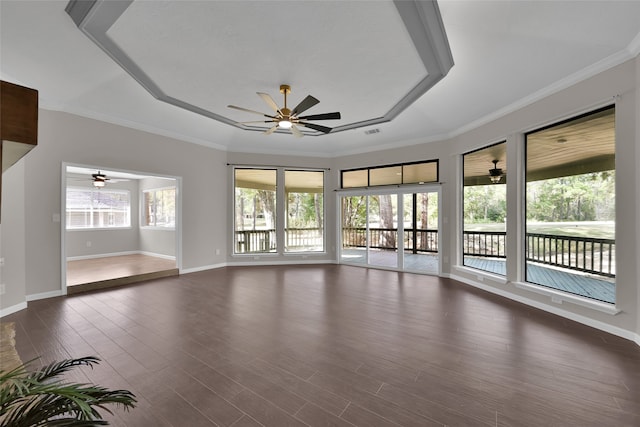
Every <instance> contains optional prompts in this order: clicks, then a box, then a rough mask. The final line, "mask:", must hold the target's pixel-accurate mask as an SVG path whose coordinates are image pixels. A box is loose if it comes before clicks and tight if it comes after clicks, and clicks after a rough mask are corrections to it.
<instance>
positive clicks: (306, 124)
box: [298, 122, 331, 133]
mask: <svg viewBox="0 0 640 427" xmlns="http://www.w3.org/2000/svg"><path fill="white" fill-rule="evenodd" d="M298 124H299V125H301V126H306V127H308V128H310V129H314V130H319V131H320V132H324V133H329V132H331V128H328V127H326V126H320V125H316V124H315V123H303V122H299V123H298Z"/></svg>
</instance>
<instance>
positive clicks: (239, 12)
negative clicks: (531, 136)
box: [0, 0, 640, 156]
mask: <svg viewBox="0 0 640 427" xmlns="http://www.w3.org/2000/svg"><path fill="white" fill-rule="evenodd" d="M152 5H155V6H153V7H152ZM438 5H439V9H440V12H441V16H442V22H443V25H444V29H445V31H446V34H447V37H448V40H449V45H450V48H451V53H452V55H453V60H454V63H455V65H454V66H453V68H451V70H450V71H449V73H448V74H447V75H446V76H445V77H444V78H443V79H442V80H441V81H440V82H439V83H437V84H436V85H435V86H434V87H433V88H431V90H429V91H428V92H427V93H426V94H424V95H422V96H421V97H420V98H419V99H418V100H417V101H415V102H413V103H412V104H411V105H410V106H409V107H407V108H406V110H404V111H403V112H402V113H400V114H399V115H398V116H397V117H395V118H394V119H393V120H392V121H391V122H388V123H380V124H376V125H375V126H372V127H375V128H378V129H379V130H380V132H378V133H375V134H372V135H366V134H365V132H364V131H365V130H367V129H368V128H360V129H354V130H347V131H344V132H339V133H336V134H330V135H324V136H319V137H305V138H302V139H297V138H293V137H292V136H291V135H288V134H274V135H270V136H263V135H261V134H260V133H259V132H250V131H246V130H243V129H238V128H235V127H232V126H229V125H227V124H223V123H220V122H218V121H215V120H212V119H210V118H208V117H203V116H202V115H199V114H194V113H193V112H190V111H185V110H183V109H180V108H177V107H175V106H172V105H169V104H166V103H164V102H161V101H158V100H157V99H155V98H154V97H153V96H151V95H150V94H149V92H148V91H146V90H145V89H144V88H143V87H141V86H140V85H139V84H138V82H136V81H135V80H134V79H133V78H132V77H131V76H130V75H129V74H127V72H125V71H124V70H123V69H122V68H121V67H120V66H119V65H118V64H116V63H115V62H114V61H113V60H112V59H111V58H110V57H109V56H108V55H107V54H106V53H105V52H103V51H102V50H100V49H99V48H98V47H97V46H96V45H95V44H94V43H92V42H91V40H89V39H88V38H87V37H86V36H85V35H84V34H83V33H82V32H81V31H79V30H78V28H77V27H76V25H75V24H74V22H73V21H72V20H71V19H70V17H69V16H68V15H67V14H66V13H65V7H66V6H67V1H55V0H53V1H43V2H38V1H28V2H25V1H10V0H9V1H7V0H3V1H1V2H0V19H1V21H0V39H1V41H0V43H1V44H0V48H1V49H0V55H1V57H0V75H1V77H2V79H4V80H9V81H13V82H16V83H18V84H23V85H25V86H29V87H33V88H35V89H38V90H39V91H40V99H41V105H42V106H43V107H44V108H49V109H55V110H62V111H68V112H72V113H76V114H80V115H84V116H88V117H94V118H98V119H101V120H105V121H109V122H114V123H120V124H123V125H126V126H131V127H134V128H139V129H143V130H148V131H152V132H156V133H159V134H164V135H168V136H173V137H177V138H180V139H184V140H186V141H189V142H194V143H198V144H203V145H209V146H212V147H217V148H221V149H227V150H230V151H247V152H272V153H289V154H300V155H317V156H335V155H341V154H346V153H357V152H364V151H370V150H375V149H382V148H390V147H394V146H401V145H409V144H416V143H420V142H429V141H433V140H438V139H442V138H445V137H449V136H453V135H456V134H458V133H460V132H462V131H464V130H468V129H471V128H473V127H474V126H477V125H479V124H482V123H484V122H487V121H488V120H490V119H492V118H495V117H497V116H499V115H501V114H504V113H506V112H508V111H511V110H513V109H515V108H517V107H519V106H522V105H526V104H527V103H529V102H531V101H533V100H535V99H539V98H540V97H542V96H544V95H547V94H549V93H552V92H553V91H554V90H558V89H559V88H562V87H566V86H567V85H569V84H571V83H573V82H575V81H578V80H580V79H582V78H585V77H588V76H590V75H593V74H594V73H596V72H600V71H602V70H604V69H606V68H608V67H611V66H613V65H616V64H618V63H620V62H622V61H624V60H626V59H629V58H631V57H633V56H635V55H637V54H638V53H639V52H640V36H639V34H640V20H638V19H637V17H638V16H640V2H637V1H621V2H618V1H585V2H582V1H553V2H537V1H531V2H530V1H491V2H489V1H469V2H465V1H440V2H438ZM335 8H340V12H337V13H336V12H335V10H337V9H335ZM130 9H131V10H128V11H127V13H126V14H123V16H122V21H120V20H118V21H117V25H116V26H114V27H113V28H112V29H110V30H109V31H110V33H109V35H110V36H111V37H113V39H114V40H116V41H117V43H118V45H119V46H120V47H121V48H122V49H123V50H124V51H126V52H127V53H128V54H130V55H131V56H132V57H135V59H136V61H137V62H139V63H143V64H145V67H146V68H147V69H149V70H150V71H149V72H151V73H153V75H154V78H155V79H157V80H158V81H159V82H162V85H163V87H164V88H166V89H167V91H169V92H171V91H174V90H179V91H181V92H183V93H187V94H188V96H189V99H190V100H193V101H194V102H197V103H201V104H202V105H204V106H206V107H207V108H211V109H212V111H214V112H215V113H217V114H224V115H226V116H228V117H229V118H231V119H232V120H252V119H254V117H253V116H251V115H249V117H247V116H245V115H243V114H242V113H241V112H236V111H228V109H226V105H228V104H234V105H240V106H243V107H247V108H250V109H256V110H259V111H265V112H266V111H268V110H267V109H266V105H264V104H263V103H262V101H261V100H260V98H258V96H256V95H255V92H258V91H260V92H267V93H269V94H271V96H272V97H274V99H275V100H276V101H277V102H278V103H280V102H281V100H282V99H281V97H280V94H279V93H278V86H279V85H280V84H282V83H288V84H290V85H291V86H292V89H293V90H292V94H291V97H290V104H293V105H295V104H296V103H297V102H299V101H300V100H301V99H302V98H303V97H304V96H306V95H307V94H312V95H314V96H315V97H317V98H318V99H320V101H321V102H320V104H319V105H317V106H316V107H313V109H311V110H309V113H310V114H313V113H323V112H331V111H341V112H342V114H343V117H344V120H343V121H341V122H351V121H352V120H353V121H357V120H360V119H361V118H362V117H367V116H369V115H371V114H373V115H376V114H379V112H380V111H384V110H385V108H388V106H389V105H393V103H394V102H397V100H398V99H400V98H401V97H402V96H403V94H404V93H406V91H407V88H409V87H410V86H411V85H412V84H415V82H416V81H418V80H419V79H420V78H421V74H420V73H421V72H422V73H424V69H422V70H420V67H421V65H422V64H421V63H420V62H419V61H418V60H417V58H416V56H415V55H416V52H415V50H411V49H409V47H410V44H409V43H408V40H409V35H408V34H407V31H406V29H405V28H404V27H403V25H402V22H401V19H400V18H399V15H398V12H397V10H395V8H394V7H393V3H391V2H389V1H382V0H381V1H354V2H349V1H346V2H331V1H304V2H272V1H256V2H248V1H236V2H195V1H194V2H139V1H136V2H134V3H133V4H132V5H131V6H130ZM329 10H331V11H334V13H329V12H328V11H329ZM198 11H200V13H198ZM214 12H215V13H214ZM194 13H195V16H196V17H194ZM266 45H268V47H265V46H266ZM611 95H612V96H614V95H615V94H613V93H612V94H611ZM325 123H326V124H327V125H331V126H333V125H335V124H334V123H331V122H325ZM323 124H324V123H323ZM336 124H337V123H336ZM486 142H489V141H481V142H480V143H486Z"/></svg>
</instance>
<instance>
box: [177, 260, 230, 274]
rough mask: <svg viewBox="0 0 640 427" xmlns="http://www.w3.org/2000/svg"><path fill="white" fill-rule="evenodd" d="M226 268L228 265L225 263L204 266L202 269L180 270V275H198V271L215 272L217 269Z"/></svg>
mask: <svg viewBox="0 0 640 427" xmlns="http://www.w3.org/2000/svg"><path fill="white" fill-rule="evenodd" d="M226 266H227V263H226V262H223V263H220V264H211V265H203V266H201V267H193V268H183V269H181V270H180V274H189V273H197V272H198V271H205V270H214V269H216V268H222V267H226Z"/></svg>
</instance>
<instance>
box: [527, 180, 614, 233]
mask: <svg viewBox="0 0 640 427" xmlns="http://www.w3.org/2000/svg"><path fill="white" fill-rule="evenodd" d="M527 219H528V220H533V221H543V222H558V221H606V220H614V219H615V174H614V173H612V172H593V173H587V174H583V175H574V176H565V177H560V178H553V179H546V180H542V181H534V182H528V183H527Z"/></svg>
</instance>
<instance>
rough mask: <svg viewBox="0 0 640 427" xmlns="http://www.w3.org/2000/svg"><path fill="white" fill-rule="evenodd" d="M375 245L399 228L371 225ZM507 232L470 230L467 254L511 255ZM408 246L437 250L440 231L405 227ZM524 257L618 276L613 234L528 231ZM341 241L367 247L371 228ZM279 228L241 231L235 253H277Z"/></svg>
mask: <svg viewBox="0 0 640 427" xmlns="http://www.w3.org/2000/svg"><path fill="white" fill-rule="evenodd" d="M369 233H370V237H369V238H370V247H371V248H375V249H390V250H391V249H393V250H395V249H396V247H397V244H396V237H397V229H395V228H370V229H369ZM506 234H507V233H506V232H504V231H465V232H464V233H463V242H462V248H463V255H464V256H481V257H487V258H506ZM285 238H286V240H287V248H291V247H301V248H303V247H319V246H321V245H322V240H323V237H322V230H321V229H318V228H303V229H301V228H290V229H287V230H285ZM403 240H404V250H405V251H412V252H413V253H425V252H426V253H437V252H438V230H432V229H413V228H408V229H405V230H404V239H403ZM526 240H527V243H526V247H525V256H526V260H527V261H532V262H538V263H541V264H547V265H552V266H556V267H562V268H567V269H570V270H576V271H582V272H586V273H591V274H597V275H600V276H606V277H615V248H616V243H615V240H613V239H596V238H591V237H571V236H558V235H554V234H540V233H527V234H526ZM342 245H343V247H345V248H365V247H366V246H367V229H366V228H360V227H344V228H343V229H342ZM275 251H276V231H275V230H273V229H271V230H243V231H236V253H250V252H275Z"/></svg>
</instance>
